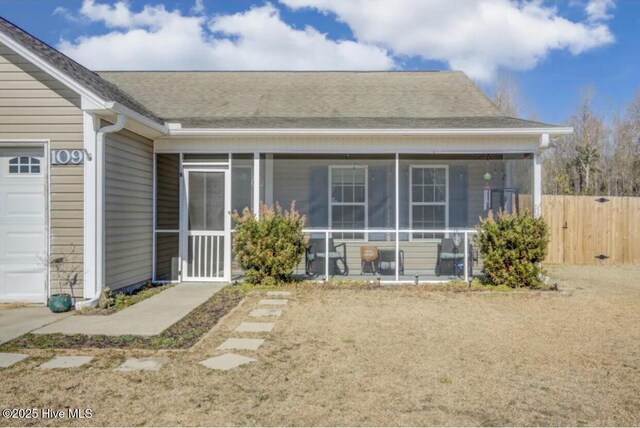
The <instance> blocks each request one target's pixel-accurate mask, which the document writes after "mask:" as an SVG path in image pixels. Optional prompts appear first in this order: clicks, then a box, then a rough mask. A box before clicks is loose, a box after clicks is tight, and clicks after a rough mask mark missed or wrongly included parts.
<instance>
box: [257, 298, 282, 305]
mask: <svg viewBox="0 0 640 428" xmlns="http://www.w3.org/2000/svg"><path fill="white" fill-rule="evenodd" d="M287 302H288V300H287V299H262V300H260V304H261V305H286V304H287Z"/></svg>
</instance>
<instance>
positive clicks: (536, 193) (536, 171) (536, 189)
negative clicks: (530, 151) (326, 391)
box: [533, 152, 542, 217]
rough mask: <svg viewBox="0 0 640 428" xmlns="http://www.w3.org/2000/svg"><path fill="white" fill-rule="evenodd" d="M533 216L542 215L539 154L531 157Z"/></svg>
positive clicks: (540, 157)
mask: <svg viewBox="0 0 640 428" xmlns="http://www.w3.org/2000/svg"><path fill="white" fill-rule="evenodd" d="M533 215H534V216H535V217H540V216H541V215H542V156H541V153H540V152H536V153H534V155H533Z"/></svg>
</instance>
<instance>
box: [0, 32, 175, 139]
mask: <svg viewBox="0 0 640 428" xmlns="http://www.w3.org/2000/svg"><path fill="white" fill-rule="evenodd" d="M0 42H1V43H3V44H4V45H6V46H7V47H9V48H10V49H11V50H13V51H15V52H16V53H18V55H20V56H22V57H24V58H25V59H26V60H28V61H29V62H31V63H32V64H34V65H36V66H37V67H39V68H41V69H42V70H43V71H44V72H45V73H47V74H49V75H50V76H51V77H53V78H55V79H56V80H58V81H59V82H61V83H62V84H64V85H66V86H67V87H69V88H70V89H71V90H73V91H75V92H76V93H78V94H79V95H80V96H81V98H82V106H81V108H82V110H84V111H95V110H102V109H105V110H113V111H115V112H116V113H122V114H124V115H126V116H128V117H129V118H131V119H132V120H134V121H136V122H139V123H141V124H143V125H145V126H147V127H149V128H151V129H153V130H154V131H157V132H160V133H162V134H166V133H167V128H166V127H165V126H163V125H160V124H158V123H156V122H155V121H153V120H151V119H149V118H148V117H146V116H143V115H142V114H140V113H138V112H136V111H133V110H131V109H130V108H129V107H126V106H124V105H122V104H120V103H117V102H114V101H107V100H104V99H103V98H102V97H100V96H98V95H96V94H95V93H93V92H92V91H90V90H88V89H87V88H86V87H85V86H84V85H82V84H80V83H78V82H77V81H75V80H74V79H72V78H71V77H69V76H67V75H66V74H65V73H63V72H61V71H60V70H59V69H57V68H56V67H54V66H52V65H51V64H49V63H48V62H47V61H45V60H43V59H42V58H40V57H39V56H38V55H36V54H34V53H33V52H32V51H31V50H30V49H28V48H26V47H24V46H23V45H22V44H20V43H18V42H16V41H15V40H13V39H12V38H11V37H9V36H7V35H6V34H5V33H1V32H0Z"/></svg>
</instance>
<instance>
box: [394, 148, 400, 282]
mask: <svg viewBox="0 0 640 428" xmlns="http://www.w3.org/2000/svg"><path fill="white" fill-rule="evenodd" d="M395 202H396V281H399V280H400V154H399V153H396V201H395Z"/></svg>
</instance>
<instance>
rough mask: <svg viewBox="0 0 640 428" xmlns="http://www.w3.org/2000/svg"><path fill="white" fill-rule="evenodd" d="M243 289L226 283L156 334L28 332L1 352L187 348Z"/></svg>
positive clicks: (233, 303)
mask: <svg viewBox="0 0 640 428" xmlns="http://www.w3.org/2000/svg"><path fill="white" fill-rule="evenodd" d="M243 296H244V292H242V291H240V290H238V289H237V288H236V287H227V288H224V289H222V290H220V291H219V292H217V293H216V294H214V295H213V296H211V298H209V299H208V300H207V301H206V302H204V303H203V304H201V305H200V306H198V307H197V308H195V309H194V310H193V311H191V312H190V313H189V314H188V315H187V316H185V317H184V318H182V319H181V320H180V321H178V322H177V323H175V324H174V325H172V326H171V327H169V328H168V329H166V330H165V331H163V332H162V333H160V334H159V335H157V336H133V335H125V336H105V335H95V336H90V335H84V334H74V335H63V334H59V333H56V334H32V333H28V334H25V335H23V336H20V337H18V338H16V339H13V340H11V341H10V342H7V343H5V344H3V345H0V352H15V351H18V350H21V349H22V350H23V349H34V348H37V349H52V348H53V349H59V348H62V349H79V348H118V349H184V348H189V347H190V346H192V345H193V344H195V343H196V342H197V341H198V340H199V339H200V338H201V337H202V336H203V335H204V334H205V333H207V332H208V331H209V330H211V328H212V327H213V326H214V325H216V323H217V322H218V321H219V320H220V319H221V318H222V317H223V316H225V315H226V314H227V313H229V311H231V310H232V309H233V308H234V307H236V306H237V305H238V303H239V302H240V301H241V300H242V298H243Z"/></svg>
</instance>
